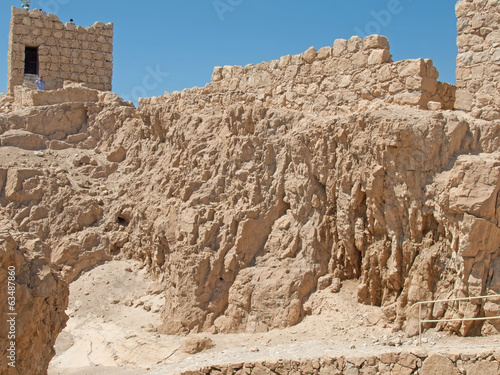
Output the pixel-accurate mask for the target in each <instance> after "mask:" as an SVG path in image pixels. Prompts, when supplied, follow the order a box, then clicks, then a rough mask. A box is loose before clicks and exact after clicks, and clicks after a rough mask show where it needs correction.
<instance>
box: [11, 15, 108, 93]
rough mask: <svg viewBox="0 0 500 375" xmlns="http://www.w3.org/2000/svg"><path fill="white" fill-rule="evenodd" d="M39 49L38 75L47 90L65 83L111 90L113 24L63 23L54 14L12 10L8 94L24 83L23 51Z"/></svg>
mask: <svg viewBox="0 0 500 375" xmlns="http://www.w3.org/2000/svg"><path fill="white" fill-rule="evenodd" d="M26 47H38V74H41V75H43V76H44V79H45V81H46V82H47V86H46V88H47V89H55V88H60V87H62V86H63V82H64V81H65V80H71V81H74V82H81V83H85V84H87V85H88V86H89V87H91V88H94V89H98V90H103V91H110V90H111V81H112V76H113V55H112V53H113V24H112V23H108V24H104V23H102V22H96V23H95V24H94V25H92V26H90V27H81V26H75V25H71V24H69V23H66V24H63V23H62V22H61V21H59V18H58V17H57V16H55V15H53V14H48V15H47V14H46V13H45V12H43V11H41V10H38V9H35V10H32V11H27V10H24V9H19V8H15V7H12V18H11V25H10V38H9V72H8V91H9V92H11V93H12V92H14V87H15V86H18V85H22V84H23V83H24V81H25V77H24V73H25V48H26Z"/></svg>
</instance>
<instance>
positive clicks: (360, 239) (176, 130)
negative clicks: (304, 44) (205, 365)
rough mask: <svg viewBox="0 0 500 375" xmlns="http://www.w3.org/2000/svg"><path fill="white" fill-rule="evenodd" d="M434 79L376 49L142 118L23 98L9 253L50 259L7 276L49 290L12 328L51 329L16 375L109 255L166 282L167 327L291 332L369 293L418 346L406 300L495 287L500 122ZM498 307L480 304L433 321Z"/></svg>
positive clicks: (379, 42)
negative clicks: (344, 293)
mask: <svg viewBox="0 0 500 375" xmlns="http://www.w3.org/2000/svg"><path fill="white" fill-rule="evenodd" d="M337 50H338V51H340V52H338V51H337ZM336 51H337V52H336ZM347 55H348V56H349V57H350V58H352V59H355V60H356V61H357V62H358V63H357V64H356V66H354V65H352V64H346V62H345V61H343V57H341V56H347ZM384 77H385V78H384ZM436 79H437V71H436V70H435V68H434V67H433V66H432V62H431V61H430V60H412V61H403V62H392V61H391V59H390V54H389V52H388V43H387V41H386V39H385V38H383V37H380V36H371V37H367V38H365V40H360V39H359V38H352V39H351V40H349V41H340V42H336V43H335V45H334V46H333V47H332V48H330V47H327V48H326V49H321V50H320V51H315V50H314V49H310V50H308V51H306V52H305V53H304V54H301V55H298V56H293V57H292V56H289V57H284V58H283V59H282V60H280V61H275V62H270V63H265V64H259V65H258V66H255V67H252V66H250V67H245V68H242V67H226V68H220V69H218V68H217V69H215V71H214V76H213V82H212V83H210V84H208V85H207V86H206V87H204V88H195V89H190V90H184V91H183V92H178V93H173V94H166V95H165V96H162V97H158V98H150V99H144V100H142V101H141V105H140V107H139V109H135V108H134V107H133V106H131V104H130V103H127V102H124V101H123V100H121V99H119V98H118V97H116V96H115V95H113V94H110V93H103V92H98V91H95V90H91V89H88V88H85V87H83V86H81V85H71V84H67V85H66V86H65V87H64V88H62V89H60V90H57V91H55V92H47V93H34V92H32V91H29V90H28V91H26V90H18V91H16V95H17V96H16V98H17V99H16V101H15V102H14V104H13V105H12V106H9V108H8V110H6V111H5V112H6V113H3V114H0V144H1V145H2V147H0V204H1V215H2V217H5V218H6V220H8V221H9V222H10V223H11V225H12V228H13V229H12V231H13V232H16V233H18V235H17V236H18V237H19V238H20V239H19V240H17V239H16V240H15V242H16V243H17V244H18V245H14V243H13V242H12V241H11V243H12V244H13V245H12V246H13V247H12V248H13V249H19V250H18V251H19V252H20V253H22V254H25V255H24V258H23V259H25V260H26V262H27V264H32V263H33V262H35V260H36V262H41V263H36V262H35V264H43V265H44V267H42V268H43V272H42V271H40V272H42V274H40V272H39V269H38V268H36V267H38V266H35V268H31V270H30V271H28V266H26V267H25V266H23V264H24V263H23V262H22V261H20V263H16V267H17V266H19V267H21V268H22V269H23V270H25V271H23V272H24V273H23V275H26V276H25V277H28V275H32V276H30V277H35V276H34V275H39V274H40V276H39V278H40V281H39V283H40V288H42V289H43V293H44V294H43V295H44V296H45V297H44V299H43V301H40V302H37V303H39V304H41V305H40V306H39V305H36V307H37V309H39V311H42V312H43V313H42V314H40V315H39V316H37V317H32V316H30V315H29V314H31V313H33V312H32V309H31V308H30V306H34V304H33V303H31V302H30V301H28V300H26V301H25V300H22V303H21V302H20V304H19V306H27V310H29V311H30V312H26V314H28V315H26V316H25V317H23V318H22V319H25V320H21V319H20V320H19V321H20V322H21V321H22V322H23V323H22V324H25V325H26V327H31V326H30V324H32V323H33V324H35V323H36V322H38V320H37V319H42V321H43V324H42V328H44V329H46V331H45V332H46V333H44V334H43V335H41V336H40V340H41V341H40V342H42V341H43V342H45V344H46V347H45V348H46V349H45V351H44V352H43V353H42V355H40V356H38V357H36V358H33V357H32V358H26V359H23V365H22V366H25V367H26V368H29V369H36V370H34V371H35V372H34V373H36V371H43V369H44V368H45V367H46V363H47V362H48V360H49V359H50V357H51V353H52V352H51V349H50V348H51V345H52V343H53V341H51V340H53V339H54V338H55V335H56V334H57V332H58V331H59V330H60V328H61V327H62V325H63V324H64V319H65V318H64V313H63V309H64V308H65V306H66V303H67V288H66V286H65V284H64V282H71V281H73V280H74V279H75V278H76V277H78V276H79V274H80V273H81V272H83V271H85V270H88V269H91V268H92V267H94V266H95V265H96V264H98V263H100V262H105V261H107V260H110V259H113V258H114V257H126V258H135V259H138V260H140V261H141V262H142V264H143V265H144V267H147V269H148V270H149V272H151V274H153V275H155V276H156V277H157V278H158V280H159V283H160V285H161V288H162V290H163V293H164V295H165V301H166V302H165V306H164V307H163V312H162V314H163V324H162V326H161V330H162V331H163V332H164V333H169V334H186V333H189V332H200V331H208V332H213V333H216V332H262V331H267V330H270V329H274V328H279V327H286V326H290V325H294V324H296V323H298V322H300V321H301V319H303V318H304V316H305V315H306V314H308V313H311V309H310V308H307V307H306V305H307V301H308V300H309V299H310V297H311V296H312V295H313V294H314V293H316V292H317V291H318V290H320V289H322V288H324V285H325V280H335V284H337V285H340V283H341V282H342V281H343V280H346V279H357V280H359V289H358V294H357V295H358V300H359V301H360V302H363V303H366V304H372V305H379V306H382V307H383V310H384V313H385V315H386V318H387V319H388V320H389V321H390V322H391V323H393V327H394V329H396V330H397V329H404V330H405V331H406V332H407V333H408V334H409V335H414V334H416V333H417V332H418V325H417V320H416V318H417V316H416V314H417V311H416V309H414V306H413V304H414V303H415V302H418V301H422V300H429V299H436V298H446V297H453V296H458V297H460V296H478V295H480V294H489V293H491V294H494V293H498V292H500V290H499V288H500V284H499V280H498V275H500V269H499V267H500V261H499V260H498V255H499V254H500V249H499V245H498V244H499V243H500V241H499V237H500V235H499V231H500V228H499V220H500V217H499V211H498V206H499V198H498V196H499V190H500V185H499V182H498V181H499V178H498V177H499V168H498V166H499V163H500V154H499V151H498V150H499V149H500V147H499V146H500V126H499V123H498V122H497V121H484V120H480V119H476V118H474V117H472V116H470V115H469V114H467V113H463V112H454V111H451V110H441V109H438V108H451V106H452V104H453V97H454V89H453V87H452V86H451V85H446V84H439V83H438V82H437V80H436ZM366 87H368V88H369V90H368V91H369V92H370V93H372V94H373V93H374V92H377V93H378V94H377V95H371V96H370V95H367V92H365V91H364V90H363V88H366ZM391 87H392V88H391ZM441 89H442V91H440V90H441ZM414 90H417V92H414ZM398 98H399V99H398ZM311 103H313V104H311ZM5 108H7V107H5ZM318 108H319V110H318ZM12 109H16V110H14V111H13V110H12ZM31 240H32V241H31ZM35 244H36V246H35ZM23 249H26V250H23ZM38 249H42V250H38ZM39 253H40V254H42V255H43V256H42V255H40V258H36V257H38V256H39V255H37V254H39ZM5 254H6V253H5ZM5 254H4V255H3V256H2V258H1V261H2V265H3V267H4V268H3V270H8V265H7V263H5V262H6V261H7V259H9V258H8V257H7V256H6V255H5ZM32 257H35V258H36V259H35V258H32ZM32 259H33V260H32ZM30 262H31V263H30ZM45 265H46V266H45ZM5 267H7V268H5ZM23 267H24V268H23ZM47 275H49V276H47ZM23 277H24V276H23ZM59 278H60V279H62V280H64V282H63V281H59ZM44 280H49V281H47V283H49V284H50V285H48V286H46V285H45V284H44V283H45V281H44ZM51 280H53V281H51ZM29 285H35V286H37V285H38V284H36V280H35V284H29ZM28 289H30V288H29V287H28ZM35 290H36V289H35ZM30 293H38V292H35V291H33V292H31V291H30ZM41 293H42V292H41ZM47 293H48V294H47ZM52 293H54V295H55V294H57V293H58V294H57V295H58V296H59V299H57V298H56V297H53V298H52V297H50V296H52V295H53V294H52ZM65 293H66V294H65ZM34 298H35V297H34ZM37 301H38V300H37ZM30 303H31V304H30ZM23 311H24V307H23ZM497 311H498V301H495V300H491V301H489V302H488V303H487V304H483V303H479V304H478V303H477V302H476V301H472V302H469V303H462V304H460V305H457V304H435V305H433V306H427V307H424V309H423V315H424V318H440V317H449V318H454V317H464V316H465V317H476V316H483V315H486V314H490V315H493V314H497ZM49 322H51V323H49ZM52 323H53V324H54V325H53V326H51V328H50V330H49V328H48V327H46V325H49V324H52ZM439 328H440V329H447V330H450V331H453V332H460V333H461V334H464V335H466V334H469V333H473V332H475V331H477V330H479V329H481V328H482V327H481V326H478V325H475V324H471V323H470V322H466V323H460V322H458V323H453V324H448V325H443V326H440V327H439ZM488 329H491V330H494V329H495V327H494V326H489V328H488ZM33 332H34V331H30V330H29V329H28V330H26V331H23V339H20V340H21V341H20V342H22V340H26V342H28V341H27V340H28V339H27V338H26V337H30V336H29V335H32V333H33ZM47 332H50V333H47ZM30 342H33V343H38V341H36V340H32V341H30ZM37 345H38V344H37ZM32 349H33V348H31V347H26V348H24V349H23V350H24V353H26V355H28V353H33V350H32ZM36 360H38V362H37V361H36ZM24 361H26V362H24ZM30 371H31V370H30Z"/></svg>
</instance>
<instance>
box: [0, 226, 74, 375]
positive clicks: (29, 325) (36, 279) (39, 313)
mask: <svg viewBox="0 0 500 375" xmlns="http://www.w3.org/2000/svg"><path fill="white" fill-rule="evenodd" d="M14 228H15V225H14V224H12V223H10V222H9V221H8V220H5V219H4V218H2V219H0V265H1V268H0V283H2V285H3V286H4V287H3V288H2V289H1V291H0V298H1V300H2V301H4V303H3V304H2V316H3V317H4V319H2V322H1V323H0V330H1V332H2V335H3V337H4V339H3V340H1V343H0V349H1V351H2V353H4V354H5V353H8V354H5V355H3V356H2V358H1V359H0V366H1V368H2V369H3V370H2V371H5V372H3V373H5V374H37V375H38V374H39V375H42V374H46V373H47V367H48V364H49V361H50V359H51V358H52V357H53V356H54V354H55V352H54V349H53V345H54V343H55V341H56V337H57V335H58V334H59V332H61V330H62V329H63V328H64V326H65V324H66V320H67V319H68V317H67V315H66V313H65V312H64V311H65V309H66V307H67V305H68V294H69V293H68V285H67V283H65V282H64V281H62V280H61V278H60V276H59V275H58V274H57V273H56V272H54V271H53V270H52V269H51V266H50V261H49V259H48V258H47V254H48V253H49V251H50V250H49V249H48V247H47V246H46V244H45V243H43V242H42V241H40V240H39V239H37V238H36V237H35V236H30V235H26V234H23V233H19V232H17V231H16V230H15V229H14ZM13 275H14V277H15V280H14V279H13V278H12V277H13ZM8 281H11V282H12V283H13V284H8ZM14 285H15V288H14V289H8V286H14ZM8 297H14V298H13V299H8ZM8 302H12V303H8ZM8 314H11V315H8ZM14 314H16V315H14ZM35 354H36V355H35Z"/></svg>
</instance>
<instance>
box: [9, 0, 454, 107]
mask: <svg viewBox="0 0 500 375" xmlns="http://www.w3.org/2000/svg"><path fill="white" fill-rule="evenodd" d="M455 3H456V1H455V0H350V1H341V0H309V1H305V0H302V1H299V0H176V1H173V0H158V1H150V2H147V3H145V2H142V1H137V0H134V1H132V0H122V1H118V0H32V6H31V8H32V9H34V8H41V9H43V10H44V11H47V12H49V13H55V14H57V15H58V16H59V18H60V19H61V21H63V22H66V21H68V20H69V19H70V18H73V19H74V20H75V22H76V24H77V25H81V26H90V25H92V24H93V23H94V22H96V21H103V22H113V23H114V25H115V29H114V30H115V34H114V52H113V55H114V75H113V91H114V92H116V93H118V94H119V95H121V96H123V97H125V98H126V99H128V100H134V101H136V99H137V97H138V96H148V97H149V96H157V95H162V94H163V93H164V92H165V91H169V92H172V91H175V90H182V89H183V88H188V87H193V86H204V85H205V84H206V83H207V82H209V81H210V78H211V75H212V71H213V67H214V66H224V65H247V64H256V63H259V62H261V61H269V60H273V59H277V58H279V57H280V56H284V55H288V54H292V55H293V54H298V53H301V52H303V51H305V50H307V49H308V48H309V47H310V46H314V47H316V48H317V49H319V48H321V47H324V46H328V45H333V42H334V40H335V39H338V38H345V39H348V38H350V37H351V36H352V35H359V36H361V37H363V36H365V35H369V34H374V33H377V34H381V35H385V36H387V37H388V38H389V43H390V44H391V53H392V55H393V60H402V59H410V58H419V57H423V58H431V59H433V61H434V65H435V66H436V67H437V68H438V70H439V72H440V80H442V81H445V82H450V83H455V58H456V54H457V47H456V36H457V32H456V18H455V11H454V9H455ZM21 4H22V3H21V1H20V0H2V2H1V4H0V29H1V30H0V92H2V91H5V90H6V87H7V49H8V35H9V22H10V7H11V6H13V5H14V6H21ZM144 82H145V83H144Z"/></svg>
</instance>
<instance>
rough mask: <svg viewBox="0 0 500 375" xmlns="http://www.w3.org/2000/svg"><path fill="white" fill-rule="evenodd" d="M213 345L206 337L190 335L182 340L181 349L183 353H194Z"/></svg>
mask: <svg viewBox="0 0 500 375" xmlns="http://www.w3.org/2000/svg"><path fill="white" fill-rule="evenodd" d="M214 346H215V344H214V343H213V341H212V340H211V339H209V338H208V337H191V338H187V339H185V340H184V341H183V342H182V346H181V350H182V351H183V352H185V353H189V354H196V353H199V352H202V351H204V350H208V349H211V348H213V347H214Z"/></svg>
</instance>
